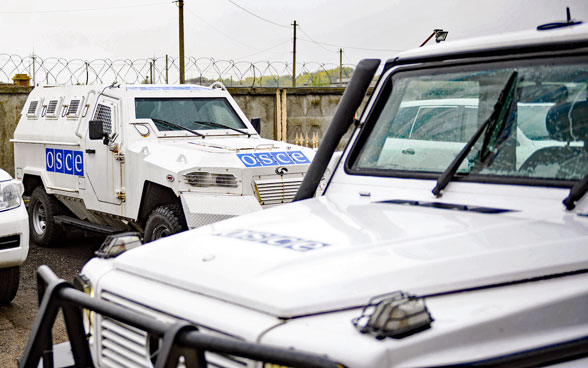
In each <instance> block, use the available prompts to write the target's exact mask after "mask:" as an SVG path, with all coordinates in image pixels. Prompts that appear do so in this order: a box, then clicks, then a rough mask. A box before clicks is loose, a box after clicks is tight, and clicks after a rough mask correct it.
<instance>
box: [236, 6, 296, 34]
mask: <svg viewBox="0 0 588 368" xmlns="http://www.w3.org/2000/svg"><path fill="white" fill-rule="evenodd" d="M227 1H228V2H230V3H231V4H233V5H235V6H236V7H237V8H239V9H241V10H243V11H244V12H245V13H247V14H250V15H253V16H254V17H256V18H258V19H261V20H263V21H264V22H267V23H270V24H273V25H274V26H278V27H282V28H290V27H289V26H285V25H283V24H279V23H276V22H274V21H271V20H269V19H266V18H264V17H262V16H260V15H257V14H255V13H253V12H252V11H250V10H247V9H245V8H244V7H242V6H241V5H239V4H237V3H236V2H234V1H233V0H227Z"/></svg>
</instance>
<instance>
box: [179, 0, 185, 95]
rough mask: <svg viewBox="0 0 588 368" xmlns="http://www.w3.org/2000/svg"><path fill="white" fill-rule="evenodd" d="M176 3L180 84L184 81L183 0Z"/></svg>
mask: <svg viewBox="0 0 588 368" xmlns="http://www.w3.org/2000/svg"><path fill="white" fill-rule="evenodd" d="M177 4H178V10H179V16H180V24H179V29H180V84H184V83H185V82H186V74H185V69H184V0H178V1H177Z"/></svg>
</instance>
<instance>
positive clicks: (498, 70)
mask: <svg viewBox="0 0 588 368" xmlns="http://www.w3.org/2000/svg"><path fill="white" fill-rule="evenodd" d="M523 65H524V63H523ZM514 72H517V77H516V82H515V84H514V87H513V89H512V93H511V98H510V100H509V101H508V102H507V103H508V106H506V109H504V111H505V115H504V117H503V119H501V120H500V122H499V123H497V124H490V125H488V126H487V128H486V127H485V128H484V131H483V132H482V135H481V136H480V138H479V139H478V140H477V141H476V144H475V145H474V147H473V148H472V150H471V151H470V152H469V154H468V155H467V157H466V159H464V160H463V162H461V164H460V166H459V168H458V170H457V173H456V177H457V178H460V179H461V180H467V181H490V182H496V181H502V182H513V183H514V182H517V183H521V182H533V181H534V182H537V181H540V182H541V183H542V184H546V185H554V186H568V185H570V183H571V182H573V181H577V180H579V179H581V178H583V177H584V176H585V175H586V174H587V173H588V101H587V93H586V86H587V84H586V83H587V81H588V63H586V61H585V60H579V59H577V58H569V59H568V60H565V59H564V58H559V59H558V60H557V61H556V60H543V61H541V62H540V63H538V62H537V60H535V61H533V62H529V63H528V64H527V65H525V66H523V67H521V62H520V61H518V62H517V66H516V67H514V64H513V66H512V67H510V66H509V64H508V63H504V62H503V63H501V64H499V65H498V64H496V65H493V64H483V65H477V66H468V67H467V68H466V71H464V68H463V67H448V68H437V69H435V70H434V73H429V72H428V71H427V70H420V71H402V70H399V71H397V72H396V73H392V74H391V76H390V77H389V79H388V81H387V84H386V85H385V86H384V87H383V92H382V93H381V95H380V98H379V100H378V101H377V102H376V106H375V110H374V112H373V114H372V116H371V117H370V119H369V120H368V122H367V123H366V124H367V126H366V128H367V129H365V131H366V132H365V133H364V134H363V136H362V137H361V138H360V142H361V144H356V147H355V152H354V153H353V154H352V155H351V164H350V165H349V169H350V172H352V173H359V174H362V173H363V174H369V175H377V176H404V177H407V176H409V177H418V176H422V177H423V178H424V177H426V178H430V177H435V176H438V174H440V173H442V172H444V171H445V170H446V168H447V167H448V166H449V165H450V164H451V163H452V161H453V160H454V159H455V157H456V156H457V155H458V154H459V153H460V151H461V150H462V149H463V147H464V146H465V144H466V142H468V141H469V140H470V139H471V137H472V136H473V135H474V134H475V133H476V131H477V130H478V129H479V127H480V126H482V124H483V123H484V122H486V121H487V120H488V119H489V118H491V115H492V113H493V111H494V107H495V105H496V103H497V101H498V100H499V94H500V93H501V91H502V90H503V88H504V86H505V85H506V84H507V80H508V79H509V77H510V76H511V75H512V74H513V73H514Z"/></svg>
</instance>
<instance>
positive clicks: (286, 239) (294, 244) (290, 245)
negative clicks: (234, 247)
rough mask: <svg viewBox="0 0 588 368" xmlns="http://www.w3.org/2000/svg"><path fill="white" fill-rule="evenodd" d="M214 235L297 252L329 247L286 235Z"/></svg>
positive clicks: (235, 233) (232, 233)
mask: <svg viewBox="0 0 588 368" xmlns="http://www.w3.org/2000/svg"><path fill="white" fill-rule="evenodd" d="M214 235H215V236H222V237H227V238H233V239H239V240H246V241H250V242H254V243H260V244H267V245H271V246H274V247H280V248H286V249H291V250H295V251H297V252H308V251H309V250H314V249H319V248H324V247H326V246H328V245H329V244H327V243H321V242H318V241H314V240H305V239H300V238H296V237H292V236H287V235H279V234H271V233H265V232H261V231H252V230H236V231H230V232H227V233H218V234H214Z"/></svg>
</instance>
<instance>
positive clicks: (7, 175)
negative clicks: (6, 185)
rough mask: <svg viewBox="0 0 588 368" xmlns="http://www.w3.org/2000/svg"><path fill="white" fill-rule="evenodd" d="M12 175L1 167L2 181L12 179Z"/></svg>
mask: <svg viewBox="0 0 588 368" xmlns="http://www.w3.org/2000/svg"><path fill="white" fill-rule="evenodd" d="M10 179H12V177H11V176H10V175H9V174H8V173H7V172H6V171H4V170H2V169H0V181H6V180H10Z"/></svg>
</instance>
